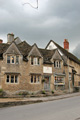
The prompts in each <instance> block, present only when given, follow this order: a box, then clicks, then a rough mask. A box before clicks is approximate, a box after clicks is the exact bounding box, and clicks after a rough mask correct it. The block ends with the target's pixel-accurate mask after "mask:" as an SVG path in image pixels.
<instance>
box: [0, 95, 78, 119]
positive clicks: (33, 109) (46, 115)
mask: <svg viewBox="0 0 80 120" xmlns="http://www.w3.org/2000/svg"><path fill="white" fill-rule="evenodd" d="M0 120H80V96H76V97H72V98H66V99H60V100H55V101H49V102H43V103H36V104H30V105H23V106H16V107H9V108H8V107H7V108H0Z"/></svg>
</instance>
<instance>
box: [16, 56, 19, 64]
mask: <svg viewBox="0 0 80 120" xmlns="http://www.w3.org/2000/svg"><path fill="white" fill-rule="evenodd" d="M16 63H17V64H19V56H16Z"/></svg>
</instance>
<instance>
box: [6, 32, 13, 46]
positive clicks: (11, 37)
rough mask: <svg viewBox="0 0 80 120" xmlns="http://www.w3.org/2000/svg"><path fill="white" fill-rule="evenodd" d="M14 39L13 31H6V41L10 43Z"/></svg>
mask: <svg viewBox="0 0 80 120" xmlns="http://www.w3.org/2000/svg"><path fill="white" fill-rule="evenodd" d="M13 41H14V34H13V33H8V34H7V43H8V44H11V43H12V42H13Z"/></svg>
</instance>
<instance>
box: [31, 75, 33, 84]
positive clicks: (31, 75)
mask: <svg viewBox="0 0 80 120" xmlns="http://www.w3.org/2000/svg"><path fill="white" fill-rule="evenodd" d="M31 83H33V75H31Z"/></svg>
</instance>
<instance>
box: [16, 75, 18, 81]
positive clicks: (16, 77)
mask: <svg viewBox="0 0 80 120" xmlns="http://www.w3.org/2000/svg"><path fill="white" fill-rule="evenodd" d="M15 83H18V76H17V75H16V76H15Z"/></svg>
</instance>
